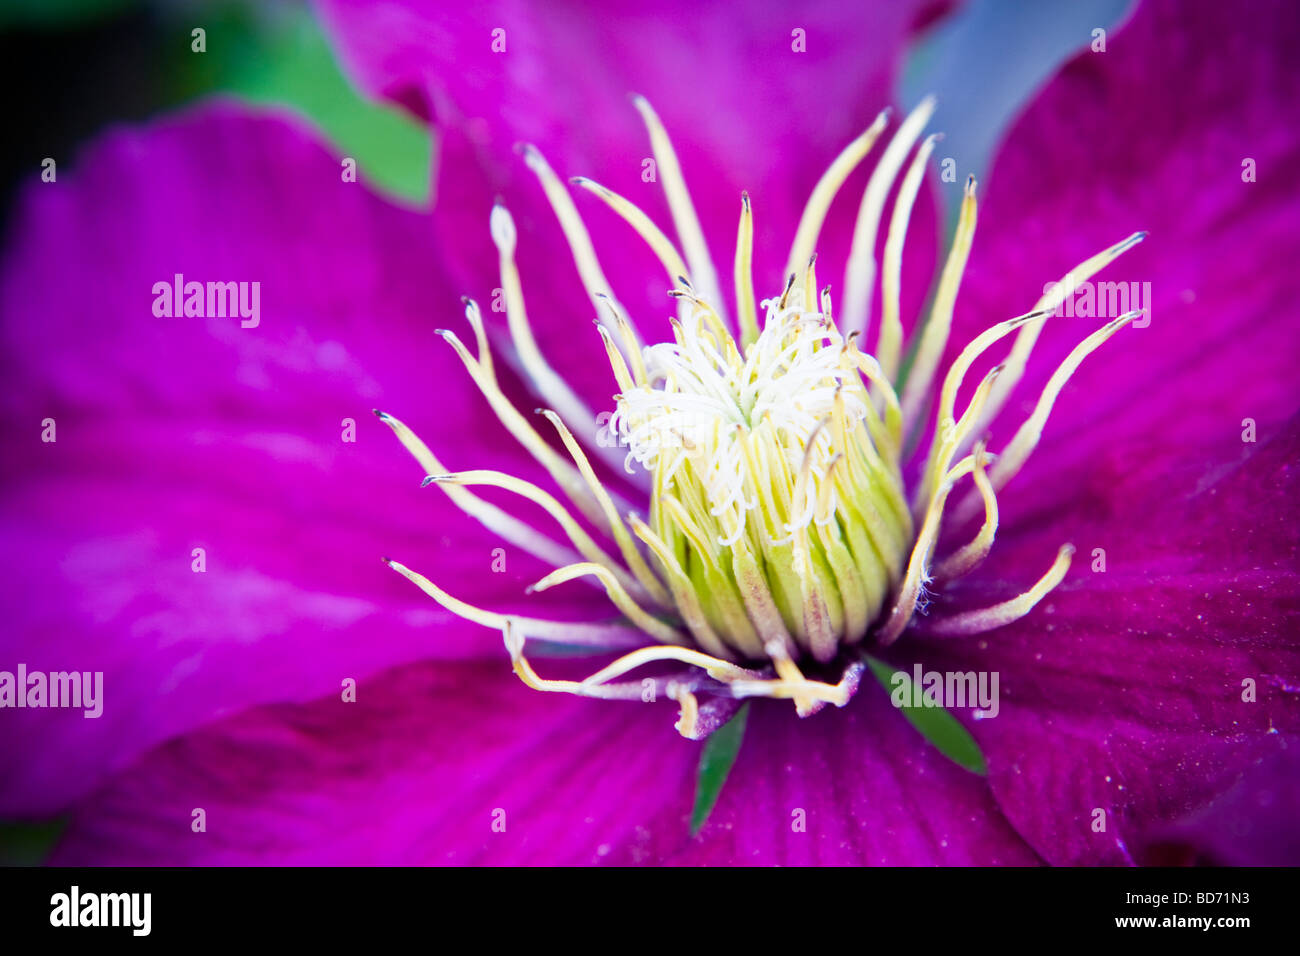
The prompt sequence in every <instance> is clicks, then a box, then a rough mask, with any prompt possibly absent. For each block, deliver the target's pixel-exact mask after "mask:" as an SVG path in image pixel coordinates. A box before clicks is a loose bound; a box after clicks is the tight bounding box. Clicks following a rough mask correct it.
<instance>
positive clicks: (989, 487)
mask: <svg viewBox="0 0 1300 956" xmlns="http://www.w3.org/2000/svg"><path fill="white" fill-rule="evenodd" d="M984 445H985V443H984V442H983V441H981V442H980V443H979V445H977V446H976V448H975V454H974V458H975V471H974V473H973V475H972V477H973V478H974V479H975V487H976V488H977V489H978V490H979V494H980V497H981V498H982V499H983V501H984V524H982V525H981V526H980V530H979V532H978V533H977V534H976V535H975V537H974V539H973V540H972V541H971V542H970V543H969V544H967V545H965V546H964V547H962V548H960V549H959V550H957V551H955V552H953V553H952V554H951V555H949V556H948V557H947V558H945V559H944V560H943V561H941V562H939V564H938V566H937V567H936V568H935V570H934V578H935V580H936V581H951V580H952V579H953V578H958V577H961V576H962V575H963V574H966V573H967V572H969V571H971V570H972V569H974V568H975V567H976V566H977V565H979V563H980V562H981V561H983V560H984V559H985V558H986V557H988V554H989V551H990V550H991V549H992V547H993V539H994V537H995V536H996V535H997V532H998V496H997V493H996V492H995V491H994V490H993V484H992V483H991V482H990V481H989V476H988V472H986V471H985V470H984V465H985V463H986V457H987V456H986V455H985V454H984Z"/></svg>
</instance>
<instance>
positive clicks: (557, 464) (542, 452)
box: [438, 329, 609, 532]
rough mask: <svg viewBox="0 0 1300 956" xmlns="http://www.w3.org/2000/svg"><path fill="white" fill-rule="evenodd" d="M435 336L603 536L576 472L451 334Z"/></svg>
mask: <svg viewBox="0 0 1300 956" xmlns="http://www.w3.org/2000/svg"><path fill="white" fill-rule="evenodd" d="M438 334H439V335H441V336H442V338H443V341H445V342H447V344H449V345H450V346H451V347H452V349H454V350H455V352H456V355H457V356H458V357H459V358H460V361H461V364H462V365H464V366H465V370H466V371H467V372H469V374H470V378H472V379H473V380H474V384H475V385H477V386H478V390H479V391H480V392H481V393H482V394H483V397H484V398H486V399H487V401H488V404H489V405H491V406H492V411H494V412H496V416H497V418H498V420H500V422H501V424H502V425H504V426H505V427H506V430H507V431H509V432H510V434H512V435H514V437H515V439H516V440H517V441H518V442H519V444H521V445H523V446H524V449H525V450H526V451H527V452H528V453H529V454H530V455H532V456H533V458H535V459H536V460H537V462H538V463H539V464H540V465H542V467H544V468H545V469H546V470H547V471H548V472H550V474H551V477H552V478H554V479H555V482H556V484H558V485H559V486H560V488H561V489H563V491H564V493H565V495H567V496H568V498H569V500H570V501H572V502H573V503H574V505H576V506H577V508H578V510H579V511H581V512H582V513H583V514H584V515H585V516H586V517H587V520H589V521H591V522H592V523H593V524H595V525H596V527H598V528H600V529H601V530H602V531H606V532H607V531H608V530H609V529H608V527H606V525H605V516H604V514H602V513H601V510H600V506H599V505H598V504H597V503H596V500H595V498H594V497H592V495H591V493H590V492H589V491H588V490H587V487H586V484H585V483H584V482H583V480H582V476H581V475H580V474H578V470H577V469H576V468H574V467H573V466H572V465H570V464H569V463H568V462H567V461H565V460H564V459H563V458H561V457H560V456H559V455H558V454H556V452H555V450H554V449H552V448H551V446H550V445H548V444H547V443H546V442H545V441H543V440H542V436H541V435H539V434H537V432H536V431H535V430H534V429H533V427H532V426H531V425H530V424H529V423H528V420H527V419H525V418H524V416H523V415H521V414H520V413H519V410H518V409H516V408H515V406H514V405H513V404H511V402H510V399H508V398H506V396H505V393H504V392H502V391H501V387H500V386H499V385H498V384H497V381H496V379H495V378H494V377H491V376H488V375H487V374H486V373H485V372H484V370H483V366H481V365H480V364H479V363H478V362H476V361H475V360H474V357H473V356H472V355H470V354H469V352H468V351H467V350H466V349H465V346H464V345H463V344H461V341H460V339H458V338H457V337H456V334H455V333H454V332H449V331H447V330H445V329H440V330H438Z"/></svg>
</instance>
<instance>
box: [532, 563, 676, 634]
mask: <svg viewBox="0 0 1300 956" xmlns="http://www.w3.org/2000/svg"><path fill="white" fill-rule="evenodd" d="M588 574H589V575H591V576H592V577H594V578H595V579H596V580H598V581H599V582H600V583H601V584H602V585H604V587H605V593H606V594H608V595H609V599H610V601H612V602H613V604H614V606H615V607H616V608H618V609H619V610H620V611H622V612H623V613H624V614H625V615H627V618H628V620H630V621H631V622H632V623H633V624H635V625H636V626H637V627H639V628H641V630H643V631H645V632H646V633H647V634H649V635H650V636H651V637H653V638H654V639H655V640H657V641H662V642H663V643H665V644H681V645H683V646H684V645H687V644H689V643H690V642H689V641H687V640H686V637H685V635H683V634H682V633H681V632H680V631H678V630H677V629H676V628H674V627H669V626H668V625H667V624H665V623H663V622H662V621H660V620H658V619H657V618H655V617H652V616H651V615H650V614H647V613H646V612H645V611H644V610H643V609H642V608H641V607H640V606H639V605H638V604H637V603H636V602H635V601H634V600H632V597H631V596H630V595H629V594H628V593H627V590H626V589H625V588H624V587H623V584H622V582H620V581H619V579H618V578H617V577H616V576H615V575H614V574H613V573H612V572H611V571H610V570H609V568H607V567H605V566H604V565H600V564H595V563H593V562H590V561H580V562H579V563H577V564H570V565H569V566H568V567H564V568H557V569H556V570H554V571H552V572H551V573H550V574H548V575H546V577H544V578H542V579H541V580H540V581H538V582H537V583H536V584H534V585H532V586H531V587H530V588H528V589H527V590H526V592H525V593H531V592H534V591H536V592H541V591H545V590H547V589H548V588H552V587H554V586H555V585H557V584H563V583H565V582H566V581H572V580H574V579H575V578H580V577H582V576H584V575H588Z"/></svg>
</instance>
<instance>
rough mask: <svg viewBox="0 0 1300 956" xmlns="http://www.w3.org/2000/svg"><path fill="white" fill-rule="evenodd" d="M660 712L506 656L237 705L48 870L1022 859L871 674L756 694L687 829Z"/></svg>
mask: <svg viewBox="0 0 1300 956" xmlns="http://www.w3.org/2000/svg"><path fill="white" fill-rule="evenodd" d="M673 714H674V707H673V705H671V704H668V703H667V702H660V703H659V704H656V705H649V706H647V705H644V704H638V703H609V702H599V701H580V700H575V699H572V698H567V697H563V696H560V695H543V694H537V693H535V692H533V691H529V690H527V689H525V688H524V687H523V686H522V685H520V684H519V683H518V682H517V681H515V679H514V678H513V677H512V676H510V675H509V674H508V673H506V672H505V669H504V668H503V667H490V666H484V665H478V664H468V663H463V664H450V663H448V664H440V665H436V666H432V667H414V666H413V667H408V668H405V669H403V670H400V671H396V672H393V673H391V674H388V675H384V676H383V677H380V678H376V679H374V680H373V681H370V682H367V683H365V684H363V685H362V686H361V688H360V690H359V695H358V700H357V702H356V703H355V704H344V703H341V702H339V701H337V700H328V699H327V700H321V701H318V702H316V703H313V704H310V705H306V706H278V707H274V708H263V709H261V710H257V711H250V712H248V713H245V714H243V715H241V716H239V717H237V718H235V719H232V720H230V721H227V722H225V723H223V724H220V725H216V726H213V727H210V728H208V729H205V730H203V731H200V732H197V733H195V734H192V735H190V736H188V737H187V738H185V739H183V740H180V741H176V742H174V743H171V744H168V745H166V746H164V747H162V748H160V749H158V750H156V751H154V752H153V753H151V754H149V755H148V756H147V757H146V758H144V759H143V760H142V761H141V762H140V763H138V764H137V765H136V766H135V767H134V768H132V770H131V772H130V773H128V774H123V775H122V776H120V777H119V778H118V779H117V780H115V781H114V782H113V783H112V784H111V785H110V786H109V787H108V788H106V789H105V790H103V791H101V792H100V793H98V794H96V795H95V798H94V799H93V800H90V801H87V802H86V803H85V804H84V805H83V806H82V807H81V808H80V809H79V810H78V812H77V814H76V816H75V817H74V820H73V822H72V824H71V826H70V828H69V831H68V834H67V836H66V838H65V840H64V841H63V844H62V846H61V847H60V849H59V851H58V853H57V855H56V857H55V861H54V862H56V863H60V864H79V863H89V864H94V863H99V862H117V863H139V864H194V863H222V864H228V863H543V864H556V863H560V864H563V863H595V862H601V861H605V862H618V863H653V862H674V863H759V864H763V863H778V862H785V863H804V862H823V863H855V862H894V863H900V862H910V863H938V862H954V861H964V862H979V863H995V862H1001V863H1033V862H1035V858H1034V856H1033V854H1032V853H1030V852H1029V851H1028V849H1027V848H1026V847H1025V845H1024V844H1023V843H1022V842H1021V841H1020V840H1019V839H1018V838H1017V837H1016V836H1015V834H1014V832H1013V831H1011V829H1010V828H1009V827H1008V826H1007V823H1006V821H1005V820H1003V819H1002V817H1001V816H1000V815H999V814H998V812H997V809H996V807H995V805H994V804H993V802H992V800H991V798H990V796H989V792H988V788H987V785H986V783H985V782H984V781H983V780H982V779H981V778H978V777H974V776H972V775H970V774H968V773H966V772H965V771H962V770H958V769H957V768H955V767H954V766H952V765H951V764H949V763H948V762H947V761H946V760H944V758H942V757H940V756H938V755H937V754H936V753H935V752H934V751H933V750H931V749H929V748H927V747H926V746H925V745H924V744H923V743H922V741H921V739H920V738H919V737H918V736H917V735H916V734H915V732H914V731H912V730H911V729H910V727H908V725H907V724H906V723H905V722H904V721H903V720H902V718H901V717H900V716H899V715H898V714H896V713H894V712H892V709H891V707H890V706H889V703H888V700H887V697H886V695H885V694H884V692H883V691H880V689H879V688H876V687H871V688H865V689H864V692H863V693H862V694H861V695H860V698H859V700H858V701H855V703H854V704H853V705H852V706H851V708H850V709H848V710H846V711H836V712H826V713H825V714H822V715H819V716H817V717H815V718H812V719H810V720H809V721H807V722H805V721H799V720H798V719H797V718H795V717H794V716H793V714H791V713H790V712H789V711H788V710H787V709H786V708H785V707H783V706H778V705H773V704H770V702H769V705H768V706H765V707H758V708H756V709H755V712H754V714H753V717H752V719H751V721H750V727H749V732H748V734H747V740H746V743H745V745H744V748H743V750H742V752H741V755H740V758H739V761H738V763H737V765H736V767H735V769H734V771H733V773H732V778H731V780H730V781H729V782H728V784H727V787H726V789H725V790H724V793H723V798H722V801H721V803H720V804H719V806H718V808H717V810H716V811H715V815H714V817H713V819H712V820H711V822H710V823H709V824H708V825H707V826H706V827H705V829H704V831H703V832H702V834H701V835H700V837H699V838H697V839H695V840H691V839H690V838H689V836H688V833H687V821H688V817H689V812H690V804H691V793H692V787H693V784H694V771H695V765H696V761H697V760H698V754H699V747H698V745H692V744H689V743H687V742H685V741H683V740H682V739H681V738H680V737H678V736H677V735H676V733H675V732H674V731H673V729H672V718H673ZM196 808H202V809H204V810H205V811H206V819H207V832H206V833H194V832H191V820H192V814H193V811H194V810H195V809H196ZM796 810H801V811H804V813H803V815H802V817H799V816H796V815H795V814H794V812H795V811H796ZM494 819H503V820H504V824H505V830H504V832H495V831H494V830H493V821H494ZM801 820H802V821H803V822H806V828H805V829H803V830H802V832H799V831H797V830H796V829H794V828H792V824H794V823H799V822H800V821H801ZM800 825H802V823H801V824H800Z"/></svg>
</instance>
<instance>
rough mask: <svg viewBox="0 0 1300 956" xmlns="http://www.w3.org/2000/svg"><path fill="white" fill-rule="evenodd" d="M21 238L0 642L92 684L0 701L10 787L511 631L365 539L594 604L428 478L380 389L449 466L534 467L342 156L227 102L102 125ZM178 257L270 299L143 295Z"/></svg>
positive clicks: (2, 794) (405, 232) (419, 559)
mask: <svg viewBox="0 0 1300 956" xmlns="http://www.w3.org/2000/svg"><path fill="white" fill-rule="evenodd" d="M15 236H16V237H17V238H19V240H20V242H19V243H16V244H15V245H14V246H13V251H12V253H11V255H10V258H9V259H8V261H7V262H6V264H5V270H4V279H3V291H2V293H0V295H2V296H3V299H2V301H3V312H4V315H5V316H6V322H5V324H4V327H3V333H2V334H3V351H2V354H3V375H4V377H5V380H6V382H8V383H9V387H8V388H6V389H5V391H4V396H3V404H4V412H5V415H4V419H5V434H4V437H5V441H6V447H7V449H8V453H7V455H6V458H5V463H4V468H3V477H2V479H0V480H2V483H3V506H0V541H2V542H3V552H2V555H3V556H2V558H0V560H3V565H4V571H5V573H4V575H3V576H0V579H2V580H3V584H2V585H0V588H3V592H4V606H5V607H7V608H10V609H11V611H10V616H9V619H8V621H7V622H6V623H7V626H6V629H5V636H4V638H3V642H2V643H3V654H2V656H0V668H2V669H5V670H9V671H12V670H13V669H14V668H15V667H16V666H17V664H19V663H24V664H26V665H27V667H28V668H29V670H49V671H61V670H68V669H76V670H89V671H96V670H102V671H104V680H105V691H104V693H105V704H104V708H105V710H104V716H103V717H102V718H99V719H97V720H96V719H85V718H83V717H82V715H81V713H80V712H75V711H67V710H21V711H17V710H16V711H7V712H6V714H7V717H6V722H7V724H8V725H9V727H10V731H11V732H7V733H6V734H5V735H4V736H3V740H2V741H0V760H3V763H4V764H5V766H7V767H11V768H14V769H13V770H12V772H11V773H9V774H6V777H5V781H4V785H3V786H2V787H0V813H6V814H15V813H41V812H50V811H52V810H54V809H56V808H57V807H60V806H63V805H65V804H66V803H67V802H68V801H69V800H72V799H74V798H76V797H78V796H80V795H83V794H85V793H86V792H88V791H89V790H90V789H91V788H93V787H94V786H96V785H97V784H98V783H99V781H100V779H101V778H102V775H103V774H105V773H107V772H111V771H114V770H118V769H121V768H122V767H123V766H124V765H125V764H126V763H128V762H129V761H130V760H131V759H133V758H134V757H135V756H136V755H137V754H139V753H140V752H141V751H143V750H145V749H147V748H149V747H151V746H153V745H155V744H157V743H159V742H160V741H163V740H166V739H168V738H170V737H172V736H174V735H176V734H179V733H183V732H184V731H186V730H189V729H191V728H193V727H195V726H197V725H199V724H201V723H203V722H204V721H206V720H208V719H211V718H214V717H217V716H219V715H222V714H226V713H230V712H233V711H235V710H238V709H240V708H242V707H245V706H249V705H252V704H256V703H260V702H263V701H270V700H306V699H312V698H315V697H318V696H320V695H321V694H322V693H331V692H337V690H338V688H339V687H340V683H341V681H342V680H343V679H344V678H349V677H350V678H361V677H364V676H365V675H366V674H369V673H372V672H374V671H376V670H379V669H382V668H385V667H389V666H392V665H393V664H395V663H400V662H404V661H410V660H414V659H419V658H427V657H431V656H455V655H463V654H474V655H488V656H491V657H494V658H495V657H500V658H502V659H503V658H504V651H503V649H502V647H501V643H500V637H499V635H494V634H493V633H492V632H491V631H488V630H485V629H482V628H479V627H477V626H472V625H467V624H465V623H464V622H461V621H460V620H459V619H457V618H454V617H452V616H451V615H450V614H447V613H445V612H443V611H442V610H441V609H440V608H438V607H437V606H436V605H434V604H433V603H432V602H430V601H429V600H428V599H427V598H425V597H424V596H423V595H422V594H420V593H419V592H418V591H417V590H416V589H415V588H413V587H412V586H411V585H410V584H409V583H408V582H406V581H404V580H402V579H401V578H399V577H398V576H397V575H396V574H395V573H393V572H392V571H390V570H389V569H387V568H385V567H384V566H383V565H382V564H381V562H380V558H381V557H383V556H385V555H391V556H393V557H396V558H400V559H402V560H403V561H404V562H406V563H408V564H411V565H413V566H417V567H420V568H421V569H422V570H425V571H427V572H428V573H429V574H430V575H431V576H432V577H434V578H435V579H438V580H440V581H442V582H443V583H444V584H446V585H447V586H448V588H449V590H452V591H453V592H454V593H457V594H458V595H459V596H461V597H462V598H464V599H466V600H469V601H474V602H478V603H482V604H486V605H488V606H491V607H494V608H498V609H502V610H509V609H511V608H512V607H514V608H522V607H527V611H526V613H539V612H541V611H542V609H545V608H548V607H549V608H550V610H551V611H552V612H553V613H552V616H557V617H559V618H561V619H578V618H580V617H581V616H582V615H583V614H585V615H586V616H588V617H590V616H591V615H592V614H596V613H601V614H605V613H608V607H607V605H605V604H604V603H603V602H600V601H598V602H592V601H591V600H590V599H589V598H590V596H591V595H595V594H596V593H597V592H594V591H591V590H590V589H584V588H582V586H581V585H574V586H573V589H572V590H568V591H566V592H564V593H557V594H555V595H553V596H552V595H547V596H546V597H545V598H535V599H531V600H530V601H528V602H527V603H525V601H524V599H523V596H522V591H523V586H524V585H525V584H526V583H528V582H529V581H533V580H536V579H537V578H538V577H540V576H541V575H542V574H543V573H545V570H546V569H545V568H544V567H543V566H542V565H541V564H540V562H537V561H535V560H532V559H531V558H529V556H528V555H526V554H524V553H522V552H520V551H519V550H518V549H517V548H513V547H510V548H509V549H508V551H507V555H506V556H507V572H506V573H504V574H494V573H492V570H491V568H492V564H493V549H494V548H497V547H500V546H502V545H503V542H501V541H499V540H496V539H495V538H494V537H493V536H492V535H490V534H488V533H486V532H485V531H484V530H483V529H482V528H481V527H480V526H479V525H478V524H477V523H475V522H473V521H471V520H469V519H466V518H464V517H463V516H461V515H460V513H459V512H458V511H457V510H456V509H455V508H454V507H453V506H452V505H451V504H450V502H449V501H448V500H447V499H446V498H445V497H444V496H443V495H442V494H441V493H440V492H439V491H437V490H436V489H428V490H424V491H421V490H420V488H419V480H420V477H421V474H420V469H419V466H418V465H417V464H416V463H415V462H414V461H412V460H411V459H410V456H409V455H407V453H406V452H405V451H404V450H403V449H402V448H401V447H400V446H399V445H398V444H397V442H396V441H395V440H394V438H393V436H392V435H391V434H390V432H389V430H388V429H387V428H386V427H385V426H384V425H382V424H381V423H379V422H378V421H376V420H375V419H374V417H373V416H372V415H370V409H371V407H372V406H374V405H383V406H384V407H386V408H388V409H389V410H390V411H392V412H393V413H395V414H399V415H401V416H402V417H404V418H405V419H406V420H407V421H408V422H409V423H410V424H411V425H412V426H413V427H415V428H416V429H418V430H419V431H420V432H421V433H422V434H423V435H424V437H425V438H426V439H427V440H428V441H429V442H430V444H431V445H432V446H433V447H434V448H435V449H437V450H438V451H439V452H440V453H441V454H442V455H443V458H444V460H445V461H447V462H448V464H449V465H450V466H451V467H466V466H475V467H479V466H483V467H491V466H497V467H502V468H504V469H505V470H509V471H514V472H523V473H529V469H531V468H532V464H531V462H528V461H526V460H525V459H524V456H523V455H522V453H519V452H517V451H516V450H515V445H514V443H513V441H512V440H511V439H510V438H509V436H508V435H505V434H504V432H503V430H502V429H500V428H499V427H498V426H497V425H496V424H495V423H494V422H493V421H491V420H490V419H489V418H488V415H487V413H486V405H485V403H483V402H482V400H481V399H480V397H479V396H478V394H477V392H476V391H475V390H474V389H473V388H472V386H471V385H470V383H469V381H468V376H467V375H466V374H465V372H464V370H463V368H461V367H460V363H459V362H458V360H456V359H455V357H454V355H452V353H451V350H450V349H449V348H448V347H447V346H446V344H445V343H443V342H442V341H440V340H439V339H438V338H437V337H436V336H434V335H433V334H432V329H433V327H435V326H436V325H440V324H448V320H452V319H455V318H456V317H457V316H458V314H459V312H460V305H459V302H458V301H457V297H456V295H455V294H454V293H453V291H452V290H450V289H448V288H447V287H446V285H445V284H444V283H443V281H442V279H441V276H440V275H439V273H438V271H437V267H436V263H437V261H438V251H437V248H436V247H435V246H434V244H433V243H432V241H431V239H430V236H429V230H428V222H427V219H425V218H424V217H422V216H418V215H415V214H412V213H408V212H403V211H400V210H397V209H395V208H393V207H391V206H388V205H387V204H385V203H383V202H381V201H379V200H377V199H375V198H374V197H372V196H371V195H369V194H368V193H366V192H365V190H364V188H363V187H361V186H359V185H356V184H351V183H344V182H342V181H341V177H340V165H339V160H338V159H337V158H336V157H332V156H330V155H329V154H328V153H327V152H326V151H325V150H324V149H323V148H321V146H320V145H318V142H317V140H316V137H315V136H314V134H313V133H312V132H311V131H310V130H307V129H305V128H303V127H302V125H301V124H300V123H298V122H297V121H291V120H289V119H287V118H282V117H253V116H250V115H247V114H246V113H244V112H243V111H242V110H240V109H237V108H233V107H228V106H219V107H214V108H210V109H206V110H204V111H202V112H201V113H199V114H195V115H192V116H189V117H186V118H181V119H176V120H173V121H169V122H167V123H165V124H162V125H159V126H157V127H155V128H152V129H151V130H150V131H148V132H143V133H141V132H121V133H117V134H114V135H113V136H111V137H109V138H108V139H107V140H105V141H104V142H103V143H101V144H100V145H98V146H97V147H96V148H94V149H93V150H92V151H91V152H89V153H88V154H87V155H86V156H84V157H82V159H81V161H80V163H79V164H78V166H77V168H76V169H75V170H72V171H68V172H65V171H64V170H60V179H59V181H58V182H57V183H56V184H36V185H33V186H32V187H31V188H30V189H29V190H28V192H27V193H26V194H25V196H24V203H23V206H22V211H21V215H20V217H19V221H18V226H17V230H16V232H15ZM177 272H180V273H184V274H185V275H186V276H187V277H189V278H190V279H192V280H197V281H207V280H213V281H218V280H219V281H226V280H245V281H258V282H260V283H262V290H263V297H262V314H261V322H260V325H259V326H258V327H256V328H241V327H240V325H239V322H240V320H239V319H238V318H234V319H231V318H226V319H222V318H211V319H203V318H157V317H155V316H154V315H153V313H152V310H151V305H152V302H153V293H152V288H153V284H154V283H155V282H158V281H167V282H170V281H171V280H172V277H173V275H174V274H175V273H177ZM46 417H51V418H53V419H55V421H56V423H57V439H58V440H57V442H55V443H44V442H42V441H41V439H40V436H41V433H42V430H43V425H42V420H43V419H44V418H46ZM349 418H350V419H353V420H354V421H355V431H356V436H357V438H356V442H355V443H348V442H345V441H343V440H342V437H343V431H344V419H349ZM512 507H513V508H514V509H515V511H516V512H517V513H519V514H520V516H521V517H525V518H533V517H534V513H535V512H534V509H531V508H528V507H524V508H520V507H518V505H517V504H512ZM536 519H537V520H539V521H542V520H549V519H545V517H544V516H543V515H541V514H540V513H536ZM194 548H204V549H205V550H206V556H205V560H206V571H205V573H201V574H200V573H194V572H193V571H192V570H191V562H192V561H193V560H194V558H193V557H192V550H193V549H194Z"/></svg>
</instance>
